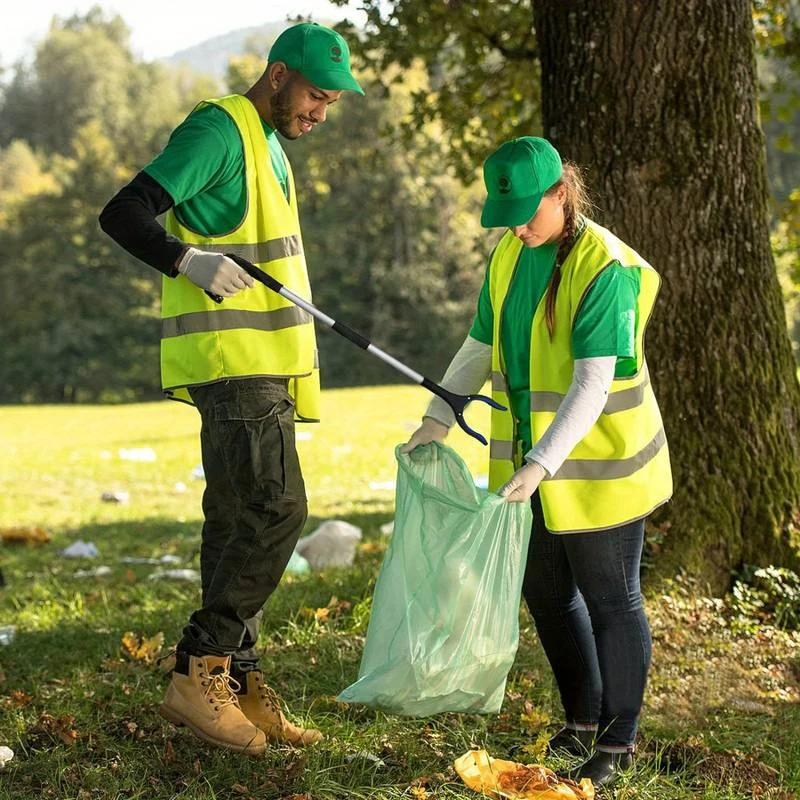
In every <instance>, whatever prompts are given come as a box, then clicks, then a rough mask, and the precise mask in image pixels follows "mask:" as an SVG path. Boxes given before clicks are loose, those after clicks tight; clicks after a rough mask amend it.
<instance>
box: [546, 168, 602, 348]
mask: <svg viewBox="0 0 800 800" xmlns="http://www.w3.org/2000/svg"><path fill="white" fill-rule="evenodd" d="M561 186H564V187H565V188H566V191H567V196H566V199H565V200H564V230H563V231H562V232H561V239H560V241H559V243H558V252H557V253H556V266H555V269H554V270H553V275H552V277H551V278H550V283H549V284H548V286H547V297H546V299H545V320H546V321H547V330H548V332H549V333H550V339H552V338H553V335H554V334H555V330H556V295H557V294H558V286H559V284H560V283H561V265H562V264H563V263H564V261H565V260H566V258H567V256H568V255H569V253H570V250H572V245H573V244H574V242H575V234H576V233H577V230H578V217H579V216H583V215H585V214H586V213H587V211H588V210H589V207H590V205H591V204H590V202H589V196H588V194H587V193H586V186H585V185H584V182H583V174H582V173H581V169H580V167H579V166H578V165H577V164H573V163H572V162H571V161H565V162H564V165H563V171H562V174H561V179H560V180H559V181H558V183H556V184H554V185H553V186H551V187H550V188H549V189H548V190H547V191H546V192H545V195H552V194H555V192H557V191H558V190H559V188H560V187H561Z"/></svg>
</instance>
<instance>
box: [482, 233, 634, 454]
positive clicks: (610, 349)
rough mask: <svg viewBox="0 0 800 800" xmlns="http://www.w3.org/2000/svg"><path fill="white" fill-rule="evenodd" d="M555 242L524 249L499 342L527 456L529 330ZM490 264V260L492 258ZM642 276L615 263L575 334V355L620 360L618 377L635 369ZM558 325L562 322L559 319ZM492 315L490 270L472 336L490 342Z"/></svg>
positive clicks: (600, 279) (594, 289) (592, 292)
mask: <svg viewBox="0 0 800 800" xmlns="http://www.w3.org/2000/svg"><path fill="white" fill-rule="evenodd" d="M557 251H558V245H557V244H545V245H540V246H539V247H523V248H522V251H521V252H520V256H519V261H518V263H517V268H516V270H515V272H514V276H513V278H512V280H511V285H510V286H509V289H508V295H507V296H506V299H505V304H504V307H503V319H502V322H501V329H500V343H501V346H502V350H503V360H504V362H505V366H506V377H507V378H508V383H509V386H508V389H509V393H510V397H509V399H510V401H511V407H512V411H513V413H514V416H515V417H516V419H517V432H518V436H519V438H520V440H521V441H522V446H523V452H527V451H528V450H530V449H531V447H533V442H532V441H531V438H532V437H531V425H530V422H531V421H530V361H531V337H530V330H531V324H532V323H533V315H534V313H535V311H536V309H537V307H538V305H539V303H540V302H541V301H542V298H543V297H544V294H545V291H546V289H547V285H548V284H549V283H550V277H551V276H552V274H553V269H554V267H555V263H556V253H557ZM489 260H490V262H491V258H490V259H489ZM639 284H640V277H639V271H638V270H636V269H627V268H625V267H623V266H621V265H620V264H619V263H614V264H612V265H611V266H609V267H608V268H606V269H605V270H603V271H602V272H601V273H600V274H599V275H598V276H597V278H596V280H595V282H594V283H593V284H592V286H591V287H590V289H589V291H588V292H587V293H586V296H585V297H584V300H583V303H582V304H581V307H580V309H579V310H578V315H577V317H576V319H575V325H574V328H573V331H572V357H573V358H574V359H579V358H595V357H599V356H616V357H617V365H616V370H615V375H616V377H618V378H620V377H624V376H627V375H633V374H634V373H635V371H636V342H635V332H636V314H637V307H638V306H637V298H638V295H639ZM556 324H558V320H556ZM493 330H494V311H493V309H492V302H491V295H490V290H489V270H488V268H487V270H486V278H485V279H484V282H483V287H482V288H481V293H480V296H479V298H478V308H477V312H476V314H475V320H474V322H473V323H472V329H471V330H470V336H472V337H473V338H474V339H477V340H478V341H480V342H483V343H484V344H491V343H492V336H493V334H492V332H493Z"/></svg>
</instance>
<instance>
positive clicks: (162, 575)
mask: <svg viewBox="0 0 800 800" xmlns="http://www.w3.org/2000/svg"><path fill="white" fill-rule="evenodd" d="M150 580H151V581H159V580H170V581H190V582H191V583H200V573H199V572H198V571H197V570H196V569H157V570H156V571H155V572H152V573H151V574H150Z"/></svg>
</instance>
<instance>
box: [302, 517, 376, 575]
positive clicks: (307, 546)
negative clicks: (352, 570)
mask: <svg viewBox="0 0 800 800" xmlns="http://www.w3.org/2000/svg"><path fill="white" fill-rule="evenodd" d="M360 541H361V528H359V527H357V526H356V525H351V524H350V523H349V522H344V521H343V520H340V519H329V520H326V521H325V522H323V523H322V525H320V526H319V528H317V529H316V530H315V531H314V533H312V534H310V535H308V536H304V537H303V538H302V539H300V541H299V542H298V543H297V546H296V547H295V552H297V553H298V554H299V555H301V556H302V557H303V558H304V559H305V560H306V561H307V562H308V564H309V566H310V567H311V569H325V568H326V567H349V566H350V565H351V564H352V563H353V560H354V559H355V557H356V547H357V546H358V543H359V542H360Z"/></svg>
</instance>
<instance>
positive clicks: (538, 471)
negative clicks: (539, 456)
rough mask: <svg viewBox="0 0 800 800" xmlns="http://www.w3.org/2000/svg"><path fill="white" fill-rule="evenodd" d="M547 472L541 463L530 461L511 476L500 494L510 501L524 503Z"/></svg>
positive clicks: (501, 488)
mask: <svg viewBox="0 0 800 800" xmlns="http://www.w3.org/2000/svg"><path fill="white" fill-rule="evenodd" d="M546 474H547V473H546V472H545V469H544V467H543V466H542V465H541V464H537V463H536V462H535V461H529V462H528V463H527V464H526V465H525V466H524V467H520V468H519V469H518V470H517V471H516V472H515V473H514V474H513V475H512V476H511V478H510V479H509V481H508V483H506V484H505V485H504V486H502V487H500V491H499V492H498V494H499V495H500V496H501V497H505V499H506V500H508V502H509V503H524V502H525V501H527V500H530V499H531V496H532V495H533V493H534V492H535V491H536V489H537V488H538V486H539V484H540V483H541V482H542V478H544V476H545V475H546Z"/></svg>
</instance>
